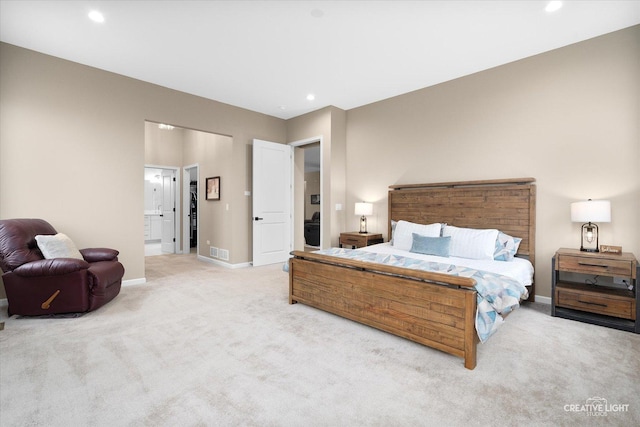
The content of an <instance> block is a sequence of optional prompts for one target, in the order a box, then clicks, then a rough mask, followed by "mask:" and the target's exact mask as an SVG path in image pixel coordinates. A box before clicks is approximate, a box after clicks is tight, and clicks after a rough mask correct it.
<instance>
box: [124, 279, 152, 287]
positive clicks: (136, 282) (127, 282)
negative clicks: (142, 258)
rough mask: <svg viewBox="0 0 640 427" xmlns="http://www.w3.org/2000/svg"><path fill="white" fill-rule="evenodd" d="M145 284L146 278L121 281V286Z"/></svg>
mask: <svg viewBox="0 0 640 427" xmlns="http://www.w3.org/2000/svg"><path fill="white" fill-rule="evenodd" d="M145 283H147V278H146V277H140V278H138V279H129V280H123V281H122V286H136V285H144V284H145Z"/></svg>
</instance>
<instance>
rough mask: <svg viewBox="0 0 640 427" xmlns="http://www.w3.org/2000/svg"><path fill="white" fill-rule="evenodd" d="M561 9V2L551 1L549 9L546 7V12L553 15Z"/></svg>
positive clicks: (548, 5)
mask: <svg viewBox="0 0 640 427" xmlns="http://www.w3.org/2000/svg"><path fill="white" fill-rule="evenodd" d="M561 7H562V2H561V1H550V2H549V3H547V7H545V8H544V10H545V11H547V12H549V13H551V12H555V11H556V10H558V9H560V8H561Z"/></svg>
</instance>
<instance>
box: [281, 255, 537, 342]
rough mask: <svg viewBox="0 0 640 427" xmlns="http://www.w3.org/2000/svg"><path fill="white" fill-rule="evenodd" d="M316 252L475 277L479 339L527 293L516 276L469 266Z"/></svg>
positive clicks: (493, 328) (493, 331)
mask: <svg viewBox="0 0 640 427" xmlns="http://www.w3.org/2000/svg"><path fill="white" fill-rule="evenodd" d="M315 253H317V254H322V255H331V256H336V257H339V258H347V259H352V260H357V261H364V262H372V263H378V264H386V265H392V266H395V267H404V268H412V269H415V270H423V271H433V272H437V273H443V274H449V275H452V276H460V277H469V278H472V279H474V280H475V281H476V285H475V289H476V291H477V292H478V310H477V313H476V331H477V332H478V337H479V338H480V341H481V342H485V341H486V340H487V339H489V337H490V336H491V335H493V334H494V333H495V331H496V330H497V329H498V327H500V325H501V324H502V322H503V321H504V318H503V315H506V314H507V313H509V312H510V311H512V310H513V309H514V308H516V307H519V306H520V300H522V299H525V298H527V296H528V295H529V292H528V290H527V288H526V287H525V286H523V285H522V284H520V283H519V282H518V281H517V280H515V279H512V278H510V277H507V276H503V275H500V274H496V273H491V272H488V271H481V270H476V269H473V268H469V267H461V266H457V265H453V264H447V263H439V262H430V261H422V260H419V259H415V258H409V257H405V256H399V255H390V254H379V253H374V252H367V251H360V250H357V249H345V248H331V249H323V250H320V251H316V252H315ZM285 270H288V263H286V264H285Z"/></svg>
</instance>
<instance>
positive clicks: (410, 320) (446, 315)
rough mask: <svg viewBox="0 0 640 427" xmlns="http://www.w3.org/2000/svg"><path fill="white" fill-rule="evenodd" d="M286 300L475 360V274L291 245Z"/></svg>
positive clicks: (471, 365)
mask: <svg viewBox="0 0 640 427" xmlns="http://www.w3.org/2000/svg"><path fill="white" fill-rule="evenodd" d="M293 255H294V258H292V259H291V260H290V261H289V303H290V304H293V303H296V302H300V303H303V304H306V305H310V306H313V307H316V308H318V309H321V310H324V311H327V312H330V313H333V314H337V315H339V316H342V317H345V318H347V319H351V320H354V321H356V322H359V323H362V324H365V325H369V326H372V327H374V328H378V329H381V330H383V331H386V332H389V333H392V334H394V335H397V336H401V337H404V338H407V339H410V340H412V341H415V342H418V343H420V344H423V345H426V346H429V347H432V348H435V349H438V350H442V351H444V352H446V353H449V354H452V355H455V356H458V357H462V358H464V366H465V367H466V368H468V369H473V368H475V366H476V347H477V343H478V337H477V334H476V330H475V316H476V291H475V289H474V285H475V280H473V279H469V278H464V277H456V276H449V275H445V274H440V273H432V272H425V271H418V270H407V269H405V268H399V267H393V266H385V265H379V264H372V263H367V262H361V261H354V260H345V259H336V258H335V257H330V256H326V255H319V254H315V253H308V252H300V251H295V252H294V253H293Z"/></svg>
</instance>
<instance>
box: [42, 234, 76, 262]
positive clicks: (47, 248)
mask: <svg viewBox="0 0 640 427" xmlns="http://www.w3.org/2000/svg"><path fill="white" fill-rule="evenodd" d="M36 242H38V248H40V251H41V252H42V255H44V257H45V258H46V259H52V258H77V259H82V260H84V258H83V257H82V254H81V253H80V251H79V250H78V248H76V245H74V244H73V242H72V241H71V239H70V238H69V237H68V236H67V235H66V234H62V233H58V234H56V235H37V236H36Z"/></svg>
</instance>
